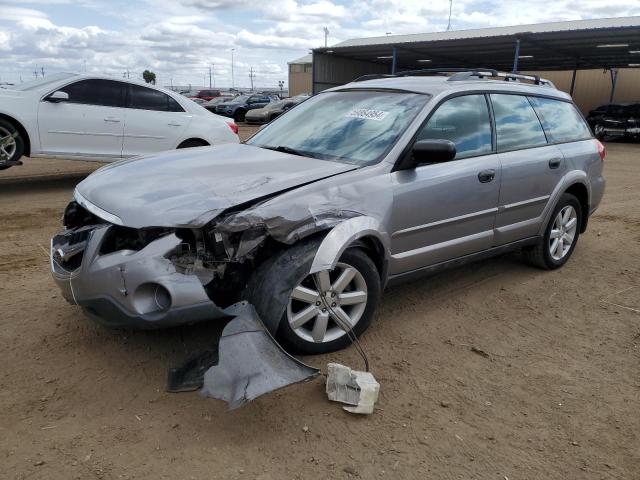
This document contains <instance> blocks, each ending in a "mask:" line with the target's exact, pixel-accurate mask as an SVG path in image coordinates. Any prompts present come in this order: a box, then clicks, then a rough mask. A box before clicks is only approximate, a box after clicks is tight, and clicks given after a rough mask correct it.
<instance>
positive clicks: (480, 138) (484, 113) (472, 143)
mask: <svg viewBox="0 0 640 480" xmlns="http://www.w3.org/2000/svg"><path fill="white" fill-rule="evenodd" d="M417 139H418V140H437V139H442V140H450V141H452V142H453V143H455V144H456V159H460V158H465V157H471V156H474V155H482V154H485V153H490V152H491V122H490V120H489V110H488V108H487V101H486V100H485V97H484V95H464V96H461V97H455V98H452V99H451V100H447V101H446V102H444V103H443V104H442V105H440V106H439V107H438V109H437V110H436V111H435V113H434V114H433V115H432V116H431V118H430V119H429V121H428V122H427V124H426V125H425V126H424V127H423V129H422V130H421V131H420V133H419V134H418V138H417Z"/></svg>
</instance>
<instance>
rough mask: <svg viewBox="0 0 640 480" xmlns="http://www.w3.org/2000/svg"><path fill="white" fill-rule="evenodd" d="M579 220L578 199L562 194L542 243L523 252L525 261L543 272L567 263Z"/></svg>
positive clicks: (576, 236)
mask: <svg viewBox="0 0 640 480" xmlns="http://www.w3.org/2000/svg"><path fill="white" fill-rule="evenodd" d="M581 218H582V209H581V206H580V202H579V201H578V199H577V198H576V197H574V196H573V195H571V194H569V193H565V194H563V195H562V197H560V201H559V202H558V204H557V205H556V208H555V209H554V210H553V214H552V215H551V219H550V220H549V223H548V224H547V228H546V230H545V234H544V238H543V241H542V243H541V244H539V245H536V246H535V247H531V248H528V249H525V250H524V251H523V255H524V259H525V261H526V262H527V263H529V264H531V265H533V266H536V267H539V268H543V269H545V270H552V269H555V268H559V267H561V266H562V265H564V264H565V263H567V260H569V257H571V254H572V253H573V250H574V249H575V247H576V244H577V243H578V237H579V236H580V226H581V220H580V219H581Z"/></svg>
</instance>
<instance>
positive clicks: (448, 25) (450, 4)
mask: <svg viewBox="0 0 640 480" xmlns="http://www.w3.org/2000/svg"><path fill="white" fill-rule="evenodd" d="M452 8H453V0H449V22H448V23H447V32H448V31H449V30H451V9H452Z"/></svg>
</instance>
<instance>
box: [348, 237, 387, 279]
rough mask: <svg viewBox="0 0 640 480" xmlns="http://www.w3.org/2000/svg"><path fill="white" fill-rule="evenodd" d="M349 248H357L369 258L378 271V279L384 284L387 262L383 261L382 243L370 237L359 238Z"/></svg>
mask: <svg viewBox="0 0 640 480" xmlns="http://www.w3.org/2000/svg"><path fill="white" fill-rule="evenodd" d="M350 247H359V248H361V249H363V250H364V251H365V253H366V254H367V255H368V256H369V258H371V261H372V262H373V263H374V264H375V266H376V268H377V269H378V274H379V275H380V279H381V280H382V281H383V282H384V279H385V277H386V274H387V262H386V259H385V253H384V247H383V245H382V242H380V240H378V239H377V238H376V237H373V236H371V235H369V236H366V237H362V238H359V239H358V240H356V241H355V242H354V243H353V244H351V245H350Z"/></svg>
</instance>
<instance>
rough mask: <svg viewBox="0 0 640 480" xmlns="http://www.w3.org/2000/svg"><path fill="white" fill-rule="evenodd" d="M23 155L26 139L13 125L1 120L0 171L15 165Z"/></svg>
mask: <svg viewBox="0 0 640 480" xmlns="http://www.w3.org/2000/svg"><path fill="white" fill-rule="evenodd" d="M23 153H24V139H23V138H22V136H21V135H20V132H18V130H16V128H15V127H14V126H13V124H11V123H10V122H8V121H6V120H4V119H1V118H0V170H4V169H5V168H9V167H11V166H12V165H15V164H16V162H17V161H18V160H19V159H20V157H22V155H23ZM18 165H19V163H18Z"/></svg>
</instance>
